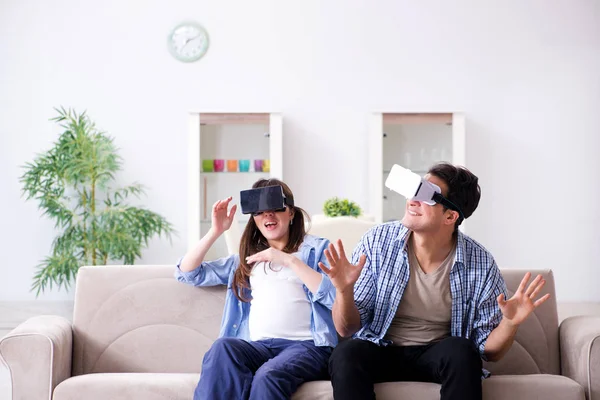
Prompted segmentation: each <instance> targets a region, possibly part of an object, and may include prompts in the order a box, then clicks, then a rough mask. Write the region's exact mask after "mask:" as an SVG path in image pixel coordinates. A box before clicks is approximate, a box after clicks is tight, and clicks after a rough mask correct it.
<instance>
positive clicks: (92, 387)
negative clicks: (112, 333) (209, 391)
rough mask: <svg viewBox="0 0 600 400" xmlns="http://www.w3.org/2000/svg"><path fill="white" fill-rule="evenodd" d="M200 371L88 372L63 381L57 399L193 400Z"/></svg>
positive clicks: (57, 389)
mask: <svg viewBox="0 0 600 400" xmlns="http://www.w3.org/2000/svg"><path fill="white" fill-rule="evenodd" d="M199 377H200V375H199V374H187V373H186V374H169V373H119V374H112V373H109V374H106V373H100V374H87V375H80V376H75V377H73V378H69V379H67V380H65V381H63V382H61V383H60V384H59V385H58V386H57V387H56V388H55V389H54V396H53V397H52V399H53V400H81V399H85V400H107V399H110V400H136V399H140V400H142V399H143V400H179V399H181V400H190V399H191V398H192V396H193V393H194V389H195V388H196V385H197V384H198V379H199Z"/></svg>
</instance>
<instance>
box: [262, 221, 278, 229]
mask: <svg viewBox="0 0 600 400" xmlns="http://www.w3.org/2000/svg"><path fill="white" fill-rule="evenodd" d="M276 227H277V222H275V221H267V222H265V228H266V229H267V230H268V231H272V230H273V229H275V228H276Z"/></svg>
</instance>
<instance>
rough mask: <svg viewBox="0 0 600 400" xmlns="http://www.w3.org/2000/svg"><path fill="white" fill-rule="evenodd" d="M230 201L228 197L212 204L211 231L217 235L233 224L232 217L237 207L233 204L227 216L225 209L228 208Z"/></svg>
mask: <svg viewBox="0 0 600 400" xmlns="http://www.w3.org/2000/svg"><path fill="white" fill-rule="evenodd" d="M231 199H232V197H231V196H230V197H228V198H226V199H224V200H219V201H217V202H216V203H215V204H213V207H212V226H211V229H212V230H214V231H215V232H216V233H217V234H219V235H220V234H222V233H223V232H225V231H226V230H227V229H229V228H230V227H231V223H232V222H233V216H234V215H235V211H236V210H237V205H235V204H234V205H233V207H231V210H230V211H229V214H228V213H227V209H228V208H229V202H231Z"/></svg>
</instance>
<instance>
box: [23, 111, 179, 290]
mask: <svg viewBox="0 0 600 400" xmlns="http://www.w3.org/2000/svg"><path fill="white" fill-rule="evenodd" d="M56 111H57V113H58V116H57V117H55V118H53V119H52V120H53V121H55V122H57V123H58V124H59V125H60V126H61V127H62V128H63V129H64V131H63V132H62V133H61V134H60V136H59V138H58V140H57V141H56V142H54V143H53V146H52V147H51V148H50V149H49V150H47V151H46V152H44V153H42V154H39V155H37V156H36V157H35V159H34V161H33V162H30V163H27V164H26V165H25V166H24V169H25V172H24V174H23V175H22V176H21V177H20V181H21V183H22V185H23V195H24V196H25V197H26V200H31V199H33V200H36V201H37V202H38V208H39V209H40V210H42V214H43V215H45V216H47V217H49V218H51V219H52V220H54V222H55V227H56V228H57V229H58V230H59V231H60V233H59V235H58V236H57V237H56V238H55V239H54V241H53V243H52V251H51V254H50V255H49V256H47V257H46V258H45V259H44V260H43V261H42V262H41V264H40V265H39V266H38V271H37V273H36V275H35V276H34V280H33V284H32V288H31V289H32V290H36V296H38V295H39V294H40V292H43V291H44V290H45V289H46V288H47V287H48V288H50V289H51V288H52V286H53V284H56V285H57V286H58V288H59V289H60V288H61V287H62V286H64V287H65V288H67V287H69V286H70V284H71V283H72V282H73V281H74V279H75V276H76V274H77V271H78V269H79V267H81V266H83V265H105V264H107V263H108V262H109V261H110V260H118V261H119V262H122V263H123V264H133V263H134V261H135V260H136V259H137V258H139V257H141V250H142V248H143V247H145V246H147V245H148V240H149V239H150V238H151V237H153V236H155V235H158V236H159V237H162V236H164V237H167V238H169V239H170V238H171V234H172V233H173V232H174V230H173V227H172V225H171V224H170V223H169V222H168V221H167V220H166V219H165V218H164V217H162V216H161V215H159V214H157V213H155V212H152V211H150V210H147V209H145V208H142V207H134V206H132V205H130V204H128V200H129V198H130V196H135V197H138V198H139V197H140V195H142V194H144V187H143V186H142V185H140V184H137V183H134V184H132V185H130V186H125V187H120V188H115V187H114V186H113V185H114V181H115V175H116V174H117V172H119V171H120V170H121V165H122V159H121V158H120V156H119V155H118V154H117V149H116V147H115V145H114V143H113V139H112V138H111V137H109V136H107V135H106V134H105V133H104V132H101V131H99V130H97V129H96V127H95V124H94V123H93V122H92V121H91V119H90V118H89V117H88V115H87V114H86V113H85V112H84V113H81V114H78V113H77V112H75V111H72V110H70V109H69V110H65V109H64V108H60V109H56Z"/></svg>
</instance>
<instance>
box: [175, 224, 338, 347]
mask: <svg viewBox="0 0 600 400" xmlns="http://www.w3.org/2000/svg"><path fill="white" fill-rule="evenodd" d="M328 245H329V240H327V239H323V238H318V237H316V236H311V235H306V236H305V237H304V241H303V242H302V244H301V245H300V248H299V249H298V253H299V257H298V258H299V259H301V260H302V261H303V262H304V263H305V264H306V265H308V266H309V267H310V268H312V269H314V270H315V271H317V272H319V273H320V274H321V275H322V277H323V278H322V279H321V283H320V284H319V288H318V289H317V291H316V292H315V293H312V292H311V291H310V290H308V288H307V287H306V285H303V287H304V292H305V293H306V297H307V298H308V300H309V301H310V304H311V312H312V315H311V322H310V331H311V334H312V337H313V340H314V342H315V345H316V346H330V347H335V345H336V344H337V333H336V330H335V326H334V324H333V317H332V315H331V308H332V307H333V302H334V300H335V287H334V286H333V284H332V283H331V280H330V279H329V277H328V276H327V275H325V274H324V273H323V271H321V269H320V268H319V262H322V263H323V264H325V265H329V263H328V262H327V259H326V258H325V254H324V250H325V249H326V248H327V246H328ZM180 264H181V260H180V261H179V263H178V264H177V268H176V270H175V278H177V280H178V281H179V282H183V283H186V284H189V285H193V286H216V285H227V295H226V298H225V309H224V310H223V319H222V320H221V330H220V332H219V337H235V338H240V339H244V340H247V341H250V330H249V328H248V319H249V316H250V303H247V302H243V301H240V300H238V298H237V297H235V294H234V287H233V277H234V274H235V271H236V270H237V268H238V266H239V264H240V258H239V255H237V254H234V255H231V256H229V257H225V258H221V259H218V260H216V261H204V262H203V263H202V264H201V265H200V266H198V267H197V268H196V269H194V270H192V271H189V272H182V271H181V269H180V268H179V266H180ZM244 294H245V295H246V298H251V294H252V291H251V290H245V292H244Z"/></svg>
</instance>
